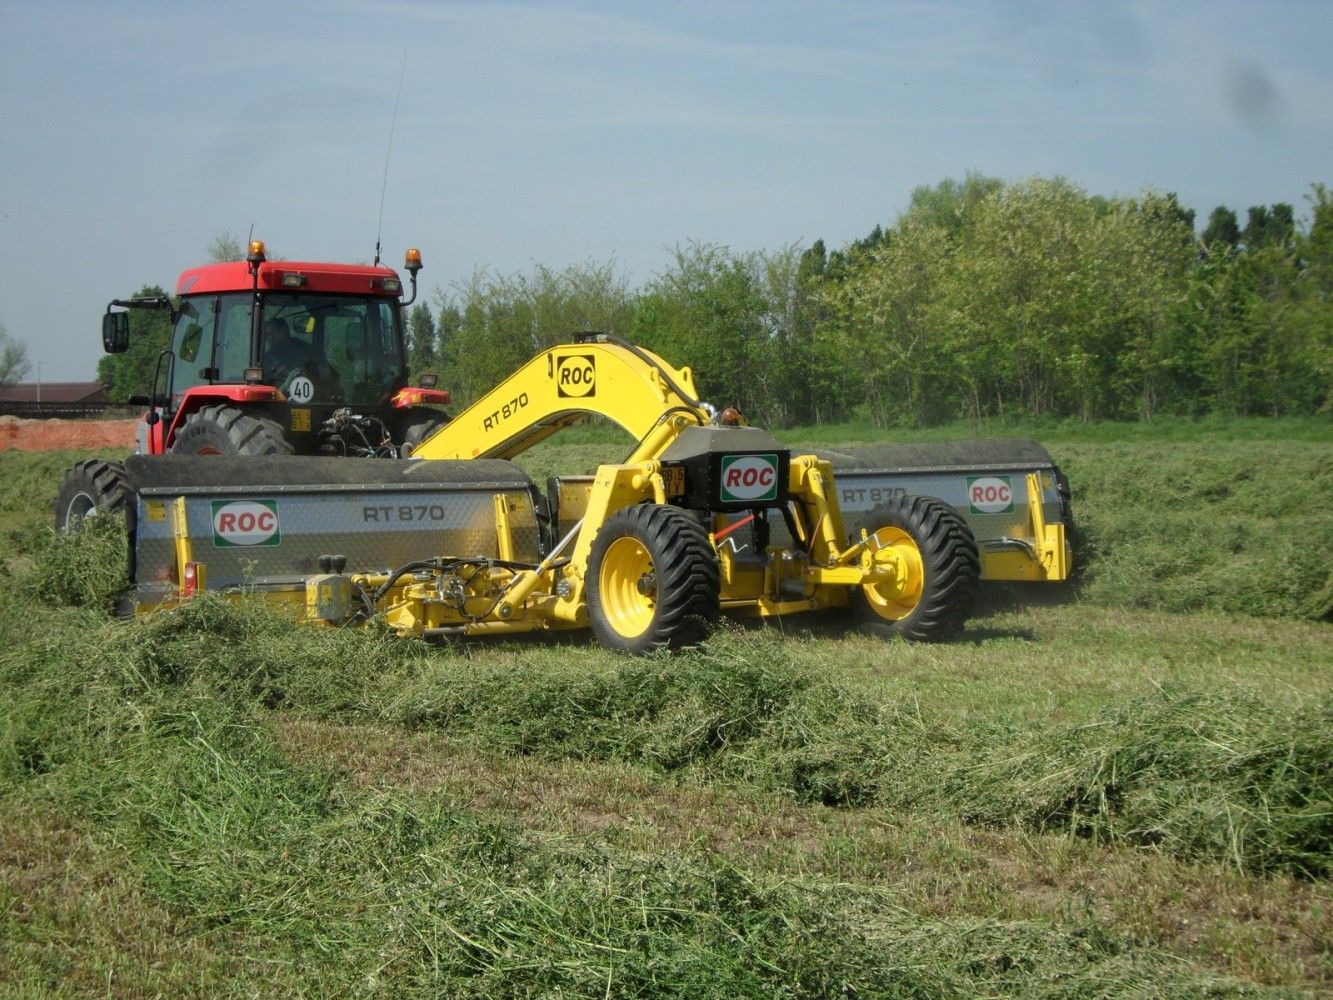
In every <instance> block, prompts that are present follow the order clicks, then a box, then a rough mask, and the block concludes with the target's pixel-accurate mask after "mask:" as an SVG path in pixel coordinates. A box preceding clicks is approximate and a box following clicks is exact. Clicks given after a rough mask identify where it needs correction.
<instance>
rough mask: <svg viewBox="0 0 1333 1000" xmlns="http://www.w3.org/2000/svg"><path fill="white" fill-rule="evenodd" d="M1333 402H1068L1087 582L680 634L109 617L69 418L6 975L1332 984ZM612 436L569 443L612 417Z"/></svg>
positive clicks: (12, 754)
mask: <svg viewBox="0 0 1333 1000" xmlns="http://www.w3.org/2000/svg"><path fill="white" fill-rule="evenodd" d="M1298 423H1299V422H1298ZM1301 427H1305V428H1306V430H1304V431H1303V430H1302V429H1301ZM1075 430H1076V429H1075ZM1317 430H1318V428H1317V426H1316V425H1314V424H1308V425H1306V424H1301V425H1300V426H1297V425H1295V424H1293V425H1290V426H1287V427H1285V428H1284V429H1283V431H1282V433H1281V434H1275V435H1268V434H1266V433H1263V432H1261V431H1259V430H1256V429H1254V428H1252V427H1251V426H1250V425H1248V424H1245V425H1242V424H1236V425H1234V426H1232V427H1230V430H1229V432H1228V427H1226V426H1222V425H1216V426H1211V427H1210V428H1185V429H1183V430H1182V429H1179V428H1178V429H1176V430H1174V431H1169V432H1168V431H1165V430H1162V431H1160V436H1159V437H1158V438H1156V439H1147V438H1145V439H1142V440H1140V441H1138V442H1137V443H1135V444H1132V445H1131V444H1128V443H1124V441H1123V440H1120V439H1114V438H1111V439H1100V438H1097V437H1096V436H1095V435H1089V436H1088V437H1087V438H1086V439H1082V440H1080V439H1078V438H1077V437H1076V435H1074V433H1073V431H1071V432H1070V433H1071V437H1070V439H1069V441H1068V443H1064V444H1062V443H1059V441H1058V440H1054V441H1053V440H1052V439H1051V438H1047V440H1048V442H1051V443H1052V444H1053V450H1054V451H1055V452H1056V455H1057V458H1058V459H1059V460H1060V461H1061V462H1062V463H1063V464H1065V465H1066V467H1067V469H1068V470H1069V471H1070V473H1071V479H1073V481H1074V485H1075V490H1076V513H1077V514H1078V516H1079V520H1080V529H1081V530H1082V531H1084V532H1086V538H1087V542H1086V543H1085V544H1086V546H1087V553H1088V557H1089V562H1088V565H1087V567H1086V575H1085V578H1084V580H1083V582H1082V584H1081V589H1080V590H1078V591H1076V592H1074V593H1073V594H1072V595H1064V596H1066V597H1072V598H1073V599H1067V600H1064V601H1062V602H1056V603H1054V604H1049V605H1047V604H1032V605H1029V604H1024V603H1018V604H1014V603H1011V602H1006V601H1004V600H998V601H996V602H995V606H994V607H992V608H991V609H990V610H988V611H987V612H985V613H984V614H983V615H982V616H980V617H979V618H978V619H976V620H975V621H974V622H973V623H972V624H971V625H970V627H969V628H968V629H967V631H966V632H965V634H964V635H963V637H962V639H961V640H960V641H958V642H955V643H950V644H946V645H931V646H909V645H906V644H903V643H883V642H878V641H875V640H872V639H870V638H868V637H864V636H861V635H859V634H855V633H850V632H848V631H847V629H846V622H845V621H839V620H836V619H829V618H823V617H811V618H806V619H801V620H794V621H788V622H783V623H780V624H777V625H774V626H772V627H768V628H758V627H756V628H746V629H736V628H727V629H724V630H722V631H721V632H720V633H719V634H718V635H717V636H716V637H715V638H714V639H713V640H711V641H710V643H709V644H708V645H707V646H706V647H705V648H703V649H701V650H699V651H696V652H691V653H688V654H685V655H681V656H675V657H661V658H649V659H646V660H627V659H624V658H620V657H616V656H613V655H611V654H608V653H606V652H604V651H602V650H599V649H597V648H595V647H593V646H591V645H590V644H589V643H588V640H587V637H586V636H582V635H573V636H566V637H564V638H562V639H559V640H552V641H543V640H540V639H526V640H524V641H513V642H495V641H489V642H481V641H466V642H459V643H455V644H452V645H447V646H444V647H439V648H434V647H428V646H424V645H422V644H419V643H412V642H404V641H400V640H395V639H392V638H391V637H389V636H387V635H385V634H384V633H382V632H377V631H374V630H336V629H313V628H301V627H296V626H293V625H290V624H289V623H287V622H285V621H283V620H281V619H278V618H275V617H274V616H272V615H271V614H269V613H268V612H267V611H266V610H265V609H264V608H262V607H257V606H251V605H245V604H243V605H240V606H231V605H225V604H222V603H220V602H217V601H214V600H201V601H197V602H194V603H193V604H192V605H190V606H188V607H186V608H183V609H181V610H180V611H177V612H173V613H170V614H163V615H158V616H155V617H152V618H148V619H145V620H143V621H139V622H135V623H131V624H125V623H119V622H115V621H113V620H112V619H110V618H109V617H108V615H107V613H106V608H107V606H108V604H109V599H110V596H111V592H112V590H113V589H114V587H113V581H114V577H115V567H116V566H117V565H118V563H119V561H120V560H121V559H123V549H122V548H121V545H120V539H119V537H118V534H117V533H116V532H115V531H113V530H105V531H103V530H99V529H100V526H95V527H94V529H93V530H92V531H91V532H88V533H87V534H85V535H84V536H83V537H81V538H80V539H78V540H77V542H70V541H69V540H66V539H56V538H53V537H52V536H51V535H50V534H49V532H48V531H47V530H46V524H47V519H48V518H49V500H50V494H51V492H53V491H54V486H55V482H56V478H57V477H58V475H59V470H60V468H62V467H63V465H64V464H65V461H66V460H67V459H68V456H61V457H60V458H58V459H52V458H49V457H44V456H14V455H9V454H6V455H0V471H3V472H4V473H5V474H6V478H4V479H0V529H2V530H5V531H6V532H8V535H7V537H8V539H9V543H10V547H9V551H8V553H7V556H8V558H7V560H6V563H7V565H8V567H9V569H10V575H11V585H10V586H9V587H8V588H6V590H5V591H4V592H3V593H0V690H3V691H4V698H3V699H0V808H3V809H4V814H5V817H6V822H5V823H4V824H2V825H0V993H3V994H6V995H19V996H45V995H52V994H54V995H88V994H94V993H96V994H99V995H100V994H106V993H111V994H115V995H158V994H162V995H180V994H187V995H219V996H227V995H247V996H248V995H253V994H254V993H255V992H262V993H266V994H275V995H307V994H309V995H393V996H398V995H422V996H427V995H428V996H442V995H447V996H557V995H564V996H597V997H604V996H607V995H610V996H645V997H646V996H691V997H693V996H705V997H706V996H718V997H721V996H755V997H769V996H793V997H797V996H799V997H823V996H834V995H838V996H852V995H855V996H862V997H871V996H884V997H918V996H919V997H954V996H956V997H970V996H978V995H985V996H1014V997H1027V996H1048V997H1055V996H1060V997H1082V996H1088V997H1092V996H1097V997H1114V996H1156V995H1170V996H1177V995H1179V996H1186V997H1190V996H1245V995H1255V996H1306V995H1317V994H1319V993H1321V991H1327V990H1328V989H1329V988H1330V986H1333V962H1331V961H1330V958H1329V956H1330V954H1333V912H1331V911H1330V907H1329V905H1328V903H1329V894H1328V875H1329V858H1330V840H1333V825H1331V824H1333V805H1330V800H1331V799H1333V794H1331V792H1330V782H1329V779H1328V777H1327V775H1328V774H1329V773H1330V770H1331V769H1333V735H1330V734H1333V725H1330V723H1333V718H1331V717H1330V714H1331V711H1333V710H1331V706H1333V669H1331V668H1333V644H1331V643H1330V642H1329V625H1328V624H1327V623H1326V622H1324V621H1320V620H1318V619H1319V618H1320V613H1319V608H1320V607H1321V605H1320V599H1319V598H1318V593H1319V587H1321V586H1326V583H1327V568H1326V566H1324V565H1322V564H1318V565H1316V564H1314V563H1313V562H1311V563H1308V564H1307V563H1302V562H1300V558H1299V554H1298V553H1297V552H1296V551H1295V549H1294V548H1288V549H1284V548H1281V546H1280V539H1281V537H1282V536H1293V537H1295V538H1297V539H1303V540H1304V544H1305V545H1306V547H1307V548H1313V547H1316V546H1318V545H1321V544H1325V541H1324V540H1326V538H1327V531H1328V523H1329V522H1328V518H1327V515H1325V514H1323V513H1322V510H1321V509H1320V508H1319V507H1318V503H1317V501H1318V498H1319V493H1320V491H1321V489H1322V484H1325V483H1326V482H1327V477H1328V474H1329V473H1328V464H1329V445H1328V442H1327V441H1326V440H1323V439H1321V438H1320V437H1319V435H1318V434H1317V433H1316V431H1317ZM580 433H582V434H583V435H584V438H585V439H581V440H576V441H573V442H572V443H571V442H561V443H560V444H556V445H547V446H544V449H545V450H544V453H542V454H539V455H538V456H537V458H538V460H539V461H541V462H545V463H548V464H549V465H550V466H551V467H552V471H554V470H555V469H566V470H567V469H568V468H570V466H571V465H573V464H575V463H577V462H578V461H583V460H587V459H589V458H592V456H593V452H594V451H595V450H596V449H598V448H604V447H606V446H608V445H614V449H613V450H615V451H617V452H619V451H620V450H621V446H620V444H619V443H618V442H613V441H608V440H599V439H598V435H602V436H603V437H609V435H606V434H605V433H604V432H602V431H598V430H595V429H594V430H592V431H581V432H580ZM1131 433H1132V432H1131ZM1228 433H1230V438H1229V437H1228ZM1303 434H1304V435H1306V436H1305V437H1302V435H1303ZM1173 435H1174V437H1173ZM1200 435H1205V436H1206V435H1212V436H1213V437H1211V438H1209V439H1208V440H1207V441H1205V440H1204V438H1203V437H1201V436H1200ZM1231 438H1235V439H1231ZM1201 445H1206V447H1202V446H1201ZM1247 456H1248V457H1247ZM614 457H618V455H616V456H614ZM593 461H594V462H595V461H596V459H595V458H593ZM1245 463H1249V464H1248V465H1247V464H1245ZM1246 469H1248V470H1249V472H1248V474H1246V471H1245V470H1246ZM1223 485H1225V489H1223V488H1222V487H1223ZM1247 510H1262V511H1263V512H1264V514H1263V517H1262V518H1256V517H1252V516H1250V515H1249V514H1247V513H1246V511H1247ZM1226 518H1234V520H1230V521H1226V522H1225V523H1222V522H1223V520H1224V519H1226ZM1247 520H1248V521H1249V522H1250V523H1252V525H1253V527H1252V529H1251V531H1252V533H1251V534H1244V532H1243V531H1241V530H1240V529H1239V528H1238V527H1237V525H1238V524H1239V525H1243V524H1244V523H1245V522H1246V521H1247ZM1213 523H1216V524H1217V525H1218V526H1217V527H1216V528H1213V527H1211V526H1209V525H1212V524H1213ZM1321 532H1322V533H1323V534H1321ZM1238 533H1239V541H1236V539H1237V537H1238ZM1132 537H1137V538H1138V539H1139V544H1137V545H1130V544H1129V542H1127V541H1125V538H1132ZM1220 540H1229V541H1227V543H1226V544H1225V545H1222V550H1221V551H1219V552H1214V551H1213V548H1214V547H1217V546H1218V545H1220V544H1221V542H1220ZM1275 546H1276V547H1275ZM1127 547H1128V551H1126V549H1127ZM1265 549H1266V550H1267V552H1268V556H1267V558H1265V556H1264V550H1265ZM1325 549H1327V546H1325ZM1277 558H1280V559H1281V560H1283V561H1284V562H1285V563H1286V564H1287V565H1285V566H1282V567H1275V566H1272V565H1268V563H1269V562H1271V561H1273V560H1275V559H1277ZM1325 561H1326V560H1325ZM1228 566H1230V567H1231V570H1230V572H1228V571H1227V567H1228ZM1293 566H1294V568H1293ZM1283 581H1286V582H1285V583H1284V582H1283ZM1265 594H1267V595H1269V596H1268V597H1267V598H1264V597H1263V595H1265ZM1228 602H1231V603H1228ZM1302 602H1305V603H1302ZM1323 606H1324V607H1326V604H1325V605H1323ZM1302 618H1304V619H1306V620H1300V619H1302Z"/></svg>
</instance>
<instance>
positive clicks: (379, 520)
mask: <svg viewBox="0 0 1333 1000" xmlns="http://www.w3.org/2000/svg"><path fill="white" fill-rule="evenodd" d="M448 519H449V515H448V514H447V513H446V512H445V509H444V506H443V505H442V504H438V503H404V504H383V505H381V506H377V507H362V508H361V520H362V522H363V523H366V524H395V523H401V522H404V521H407V522H416V521H447V520H448Z"/></svg>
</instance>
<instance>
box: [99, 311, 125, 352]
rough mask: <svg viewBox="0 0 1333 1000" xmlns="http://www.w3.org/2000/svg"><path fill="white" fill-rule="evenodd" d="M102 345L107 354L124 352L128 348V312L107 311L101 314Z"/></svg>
mask: <svg viewBox="0 0 1333 1000" xmlns="http://www.w3.org/2000/svg"><path fill="white" fill-rule="evenodd" d="M102 347H103V348H104V349H105V350H106V352H107V354H124V353H125V352H126V351H127V350H129V347H130V314H129V313H127V312H114V313H113V312H108V313H106V314H105V315H103V316H102Z"/></svg>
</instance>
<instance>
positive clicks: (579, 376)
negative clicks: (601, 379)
mask: <svg viewBox="0 0 1333 1000" xmlns="http://www.w3.org/2000/svg"><path fill="white" fill-rule="evenodd" d="M555 388H556V395H559V396H574V397H580V396H595V395H597V360H596V359H595V358H594V357H593V356H592V355H591V354H566V355H565V356H564V357H563V358H556V360H555Z"/></svg>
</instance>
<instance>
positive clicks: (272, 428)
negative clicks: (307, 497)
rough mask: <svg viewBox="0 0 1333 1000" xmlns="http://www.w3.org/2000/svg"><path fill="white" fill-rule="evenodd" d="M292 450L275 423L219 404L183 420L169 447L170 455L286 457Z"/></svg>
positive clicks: (278, 425) (202, 409)
mask: <svg viewBox="0 0 1333 1000" xmlns="http://www.w3.org/2000/svg"><path fill="white" fill-rule="evenodd" d="M292 451H293V448H292V443H291V442H290V441H288V440H287V438H286V436H285V435H284V434H283V432H282V426H281V425H280V424H279V423H278V422H277V421H276V420H269V419H268V418H266V417H256V416H252V415H251V414H249V413H246V412H245V411H244V410H238V409H237V408H236V407H234V406H223V405H219V404H215V405H213V406H204V407H200V408H199V409H198V410H196V411H195V412H194V413H191V414H190V415H189V416H188V417H186V418H185V426H184V427H182V428H181V429H180V431H179V432H178V433H177V434H176V440H175V441H173V442H172V445H171V453H172V454H173V455H246V456H250V455H290V454H291V453H292Z"/></svg>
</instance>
